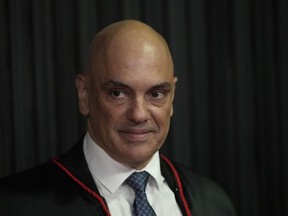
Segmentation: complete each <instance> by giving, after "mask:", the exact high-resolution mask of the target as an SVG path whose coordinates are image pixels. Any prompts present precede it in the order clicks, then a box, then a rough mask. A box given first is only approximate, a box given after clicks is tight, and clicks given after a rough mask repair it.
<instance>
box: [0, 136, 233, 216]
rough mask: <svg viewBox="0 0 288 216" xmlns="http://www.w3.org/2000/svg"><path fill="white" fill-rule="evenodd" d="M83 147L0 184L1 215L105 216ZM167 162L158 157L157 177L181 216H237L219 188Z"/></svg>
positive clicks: (103, 201) (3, 179)
mask: <svg viewBox="0 0 288 216" xmlns="http://www.w3.org/2000/svg"><path fill="white" fill-rule="evenodd" d="M82 143H83V139H81V140H80V141H79V142H78V143H77V144H76V145H74V146H73V147H72V148H71V149H70V150H69V151H68V152H67V153H66V154H64V155H63V156H61V157H59V158H58V159H57V160H53V161H50V162H48V163H45V164H43V165H40V166H37V167H35V168H33V169H30V170H28V171H24V172H21V173H18V174H15V175H12V176H9V177H5V178H2V179H0V215H1V216H20V215H21V216H58V215H59V216H66V215H67V216H96V215H97V216H98V215H99V216H105V215H109V210H108V207H107V205H106V204H105V200H104V199H103V198H101V196H100V195H99V192H98V190H97V187H96V185H95V183H94V180H93V178H92V175H91V173H90V171H89V169H88V166H87V164H86V161H85V157H84V153H83V148H82ZM170 163H171V162H169V161H167V159H166V158H165V157H161V172H162V174H163V176H164V177H165V179H166V180H167V183H168V185H169V187H170V188H171V189H172V190H173V191H174V194H175V197H176V200H177V202H178V205H179V207H180V209H181V211H182V213H183V215H191V214H192V215H193V216H234V215H236V214H235V211H234V208H233V206H232V204H231V202H230V200H229V198H228V197H227V196H226V194H225V193H224V192H223V190H222V189H221V188H220V187H219V186H217V185H216V184H215V183H213V182H212V181H210V180H208V179H206V178H204V177H201V176H199V175H197V174H194V173H192V172H191V171H190V170H188V169H186V168H184V167H182V166H179V165H175V164H174V168H175V169H174V168H173V167H172V168H171V166H170V165H171V164H170ZM179 184H180V185H179Z"/></svg>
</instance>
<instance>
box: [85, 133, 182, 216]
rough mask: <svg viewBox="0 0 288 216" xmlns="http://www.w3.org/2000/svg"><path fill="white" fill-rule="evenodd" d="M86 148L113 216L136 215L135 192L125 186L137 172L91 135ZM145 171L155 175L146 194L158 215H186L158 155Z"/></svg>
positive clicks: (94, 173) (98, 184) (86, 156)
mask: <svg viewBox="0 0 288 216" xmlns="http://www.w3.org/2000/svg"><path fill="white" fill-rule="evenodd" d="M83 148H84V155H85V158H86V161H87V164H88V167H89V170H90V172H91V173H92V176H93V178H94V181H95V183H96V186H97V188H98V190H99V192H100V194H101V195H102V196H103V197H104V198H105V200H106V202H107V205H108V208H109V211H110V213H111V215H112V216H128V215H132V208H133V201H134V191H133V189H132V188H130V187H129V186H128V185H126V184H123V182H124V181H125V180H126V178H128V176H130V175H131V174H132V173H133V172H134V171H136V170H135V169H131V168H129V167H127V166H124V165H123V164H120V163H119V162H117V161H115V160H114V159H112V158H111V157H110V156H109V155H108V154H107V153H106V152H105V151H104V150H103V149H102V148H101V147H99V146H98V145H97V144H96V143H95V142H94V141H93V140H92V138H91V137H90V135H89V133H87V134H86V135H85V138H84V143H83ZM144 170H145V171H147V172H148V173H149V174H150V175H151V177H150V178H149V180H148V184H147V187H146V194H147V199H148V201H149V203H150V205H151V206H152V208H153V209H154V211H155V213H156V215H157V216H162V215H163V216H167V215H173V216H180V215H182V213H181V211H180V209H179V207H178V204H177V202H176V199H175V196H174V193H173V191H171V189H170V188H169V186H168V185H167V183H166V181H165V179H164V177H163V176H162V174H161V170H160V158H159V153H158V152H156V153H155V154H154V155H153V157H152V159H151V160H150V162H149V163H148V164H147V166H146V167H145V168H144V169H143V170H141V171H144ZM138 171H139V170H138Z"/></svg>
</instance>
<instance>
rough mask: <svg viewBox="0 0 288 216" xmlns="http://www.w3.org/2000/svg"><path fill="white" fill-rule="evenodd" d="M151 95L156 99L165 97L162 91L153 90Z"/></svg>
mask: <svg viewBox="0 0 288 216" xmlns="http://www.w3.org/2000/svg"><path fill="white" fill-rule="evenodd" d="M151 97H152V98H154V99H162V98H164V97H165V93H164V92H162V91H153V92H151Z"/></svg>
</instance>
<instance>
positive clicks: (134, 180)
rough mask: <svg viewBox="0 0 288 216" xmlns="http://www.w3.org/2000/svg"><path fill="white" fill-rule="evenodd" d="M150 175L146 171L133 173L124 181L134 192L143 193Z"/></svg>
mask: <svg viewBox="0 0 288 216" xmlns="http://www.w3.org/2000/svg"><path fill="white" fill-rule="evenodd" d="M149 176H150V174H149V173H148V172H146V171H143V172H134V173H132V174H131V175H130V176H129V177H128V178H127V179H126V180H125V182H126V184H128V185H129V186H130V187H131V188H132V189H133V190H134V191H135V192H139V191H145V188H146V185H147V182H148V179H149Z"/></svg>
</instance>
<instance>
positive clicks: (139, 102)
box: [127, 98, 149, 124]
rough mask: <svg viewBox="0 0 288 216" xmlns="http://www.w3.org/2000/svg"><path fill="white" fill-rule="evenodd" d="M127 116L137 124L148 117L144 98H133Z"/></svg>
mask: <svg viewBox="0 0 288 216" xmlns="http://www.w3.org/2000/svg"><path fill="white" fill-rule="evenodd" d="M127 118H128V119H129V120H130V121H133V122H135V123H137V124H139V123H143V122H146V121H147V120H148V118H149V111H148V109H147V104H146V102H145V99H141V98H135V99H134V100H133V101H131V103H130V104H129V108H128V111H127Z"/></svg>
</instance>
